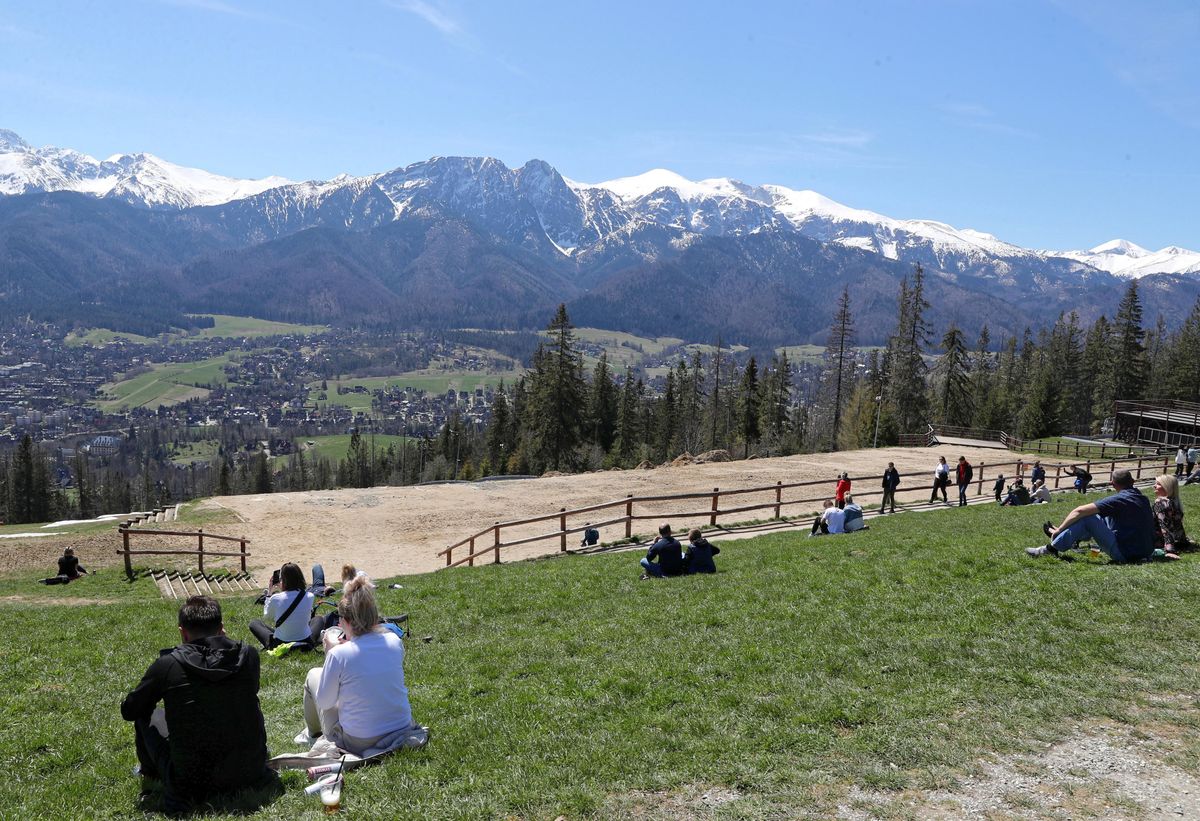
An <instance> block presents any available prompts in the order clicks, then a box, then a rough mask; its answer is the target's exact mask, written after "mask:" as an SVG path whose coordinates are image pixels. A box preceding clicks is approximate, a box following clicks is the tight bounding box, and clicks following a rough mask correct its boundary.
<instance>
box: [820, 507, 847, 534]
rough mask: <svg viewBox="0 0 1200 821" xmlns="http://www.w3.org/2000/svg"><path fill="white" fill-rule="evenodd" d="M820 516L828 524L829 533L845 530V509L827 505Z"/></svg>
mask: <svg viewBox="0 0 1200 821" xmlns="http://www.w3.org/2000/svg"><path fill="white" fill-rule="evenodd" d="M821 518H822V519H824V520H825V524H827V525H829V532H830V533H845V532H846V511H844V510H841V509H839V508H836V507H827V508H825V512H824V513H822V514H821Z"/></svg>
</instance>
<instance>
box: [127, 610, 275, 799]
mask: <svg viewBox="0 0 1200 821" xmlns="http://www.w3.org/2000/svg"><path fill="white" fill-rule="evenodd" d="M179 635H180V636H181V637H182V639H183V643H182V644H180V645H179V646H178V647H174V648H172V649H169V650H162V651H160V654H159V657H158V659H157V660H156V661H155V662H154V663H153V664H151V665H150V667H149V669H147V670H146V674H145V675H144V676H142V680H141V682H139V683H138V686H137V687H135V688H134V690H133V692H131V693H130V694H129V695H127V696H126V697H125V700H124V701H123V702H121V717H122V718H124V719H125V720H126V721H132V722H133V725H134V733H135V741H136V745H137V756H138V762H139V763H140V766H141V774H142V776H143V777H147V778H155V779H158V780H160V781H161V782H162V784H163V793H164V795H163V800H164V809H165V810H166V811H167V812H168V813H176V812H181V811H184V810H186V809H188V807H189V806H190V805H191V804H194V803H198V802H204V801H207V800H209V799H211V798H213V797H215V796H217V795H221V794H229V793H233V792H237V791H238V790H241V789H244V788H247V787H251V788H258V787H268V786H271V785H272V782H273V781H275V780H276V776H275V774H274V773H273V772H272V771H271V770H270V769H268V767H267V733H266V728H265V727H264V725H263V716H262V711H261V710H260V709H259V705H258V675H259V666H258V651H257V650H255V649H254V648H253V647H250V646H249V645H246V644H243V643H242V642H240V641H234V640H233V639H231V638H229V637H227V636H226V635H225V628H224V625H223V623H222V621H221V605H220V604H218V603H217V601H216V599H213V598H210V597H208V596H192V597H191V598H189V599H188V600H187V601H186V602H184V604H183V606H182V607H180V608H179ZM160 700H161V701H162V702H163V707H164V708H165V709H156V706H157V705H158V702H159V701H160Z"/></svg>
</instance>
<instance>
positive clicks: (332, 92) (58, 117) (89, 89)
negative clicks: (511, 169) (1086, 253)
mask: <svg viewBox="0 0 1200 821" xmlns="http://www.w3.org/2000/svg"><path fill="white" fill-rule="evenodd" d="M1197 44H1200V2H1197V0H1137V2H1127V1H1126V0H1121V2H1112V1H1111V0H1056V1H1055V2H1032V0H1030V1H1028V2H1027V1H1026V0H996V1H995V2H971V0H924V1H923V2H904V1H902V0H894V1H892V2H889V1H888V0H879V1H878V2H853V0H842V2H803V0H793V1H792V2H753V1H752V0H746V2H744V3H738V4H735V3H730V2H727V0H722V2H708V0H703V1H702V2H691V3H676V2H665V1H662V2H656V1H655V0H639V1H638V2H626V1H625V0H606V1H605V2H602V3H601V2H583V0H581V1H580V2H577V3H563V2H561V0H560V1H559V2H522V1H521V0H511V1H510V2H467V0H346V1H345V2H340V3H335V2H323V3H316V2H305V0H286V2H285V1H284V0H279V1H278V2H276V0H262V2H248V1H243V0H112V2H101V0H96V2H55V0H44V1H43V2H38V3H29V2H18V1H17V0H4V2H2V3H0V128H10V129H12V130H13V131H16V132H17V133H18V134H20V135H22V136H23V137H25V139H26V140H28V141H29V142H31V143H34V144H35V145H45V144H53V145H59V146H68V147H71V148H76V149H78V150H80V151H84V152H86V153H89V154H92V155H95V156H99V157H104V156H108V155H110V154H113V153H118V152H133V151H148V152H151V153H154V154H157V155H159V156H161V157H164V158H165V159H168V160H171V161H172V162H176V163H180V164H184V165H193V166H198V167H201V168H205V169H207V170H210V171H214V172H218V173H222V174H228V175H231V176H243V177H261V176H267V175H269V174H281V175H283V176H287V177H291V178H294V179H318V178H319V179H326V178H329V177H332V176H334V175H336V174H338V173H340V172H348V173H351V174H365V173H370V172H375V171H382V170H386V169H390V168H394V167H396V166H401V165H407V164H409V163H411V162H416V161H419V160H422V159H426V158H428V157H430V156H433V155H447V154H463V155H490V156H495V157H498V158H500V159H501V160H503V161H504V162H505V163H507V164H508V165H510V166H516V165H520V164H522V163H524V162H525V161H526V160H527V159H530V158H533V157H537V158H540V159H544V160H547V161H548V162H550V163H551V164H553V165H554V166H555V167H556V168H558V169H559V171H560V172H562V173H563V174H564V175H566V176H568V177H571V178H573V179H577V180H582V181H586V182H596V181H600V180H604V179H611V178H613V177H621V176H629V175H632V174H637V173H640V172H642V171H645V170H648V169H650V168H655V167H665V168H670V169H672V170H674V171H677V172H679V173H681V174H683V175H684V176H687V177H690V178H693V179H700V178H705V177H715V176H728V177H734V178H737V179H742V180H745V181H747V182H751V183H778V184H781V185H786V186H789V187H792V188H811V189H814V190H816V191H819V192H821V193H822V194H825V195H826V196H829V197H832V198H833V199H836V200H838V201H841V202H843V203H845V204H847V205H851V206H854V207H858V208H868V209H871V210H874V211H879V212H881V213H884V214H887V215H889V216H893V217H899V218H917V217H920V218H928V219H936V220H940V221H943V222H948V223H950V224H952V225H955V226H957V227H960V228H968V227H969V228H976V229H979V230H984V231H990V232H991V233H994V234H996V235H997V236H999V237H1001V238H1002V239H1005V240H1008V241H1010V242H1016V243H1018V244H1021V245H1025V246H1029V247H1035V248H1059V249H1068V248H1084V247H1090V246H1093V245H1096V244H1098V243H1100V242H1103V241H1105V240H1108V239H1112V238H1115V237H1123V238H1125V239H1129V240H1131V241H1133V242H1136V243H1138V244H1140V245H1143V246H1146V247H1148V248H1151V249H1157V248H1160V247H1162V246H1165V245H1171V244H1174V245H1182V246H1184V247H1189V248H1192V249H1200V214H1198V213H1197V211H1198V209H1197V208H1196V193H1197V191H1198V190H1200V158H1198V153H1200V151H1198V147H1200V47H1198V45H1197Z"/></svg>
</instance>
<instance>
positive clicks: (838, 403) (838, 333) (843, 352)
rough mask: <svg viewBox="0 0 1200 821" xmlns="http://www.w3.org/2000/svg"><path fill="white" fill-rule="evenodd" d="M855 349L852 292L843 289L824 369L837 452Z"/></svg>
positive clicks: (832, 440) (831, 442) (832, 444)
mask: <svg viewBox="0 0 1200 821" xmlns="http://www.w3.org/2000/svg"><path fill="white" fill-rule="evenodd" d="M853 345H854V320H853V319H852V318H851V316H850V288H849V287H846V288H843V289H842V295H841V296H840V297H839V298H838V301H837V307H836V308H835V309H834V312H833V323H832V324H831V325H830V326H829V342H828V344H827V345H826V347H825V357H826V363H825V367H826V370H827V372H829V377H828V379H829V383H830V388H831V390H832V392H833V395H832V397H831V400H832V401H831V407H830V415H831V416H832V428H831V430H830V434H829V447H830V449H831V450H836V449H837V440H838V430H839V428H840V426H841V420H842V410H843V408H844V407H845V401H846V398H847V397H848V396H849V394H850V379H851V378H852V377H853V368H854V355H853V352H852V350H851V347H852V346H853Z"/></svg>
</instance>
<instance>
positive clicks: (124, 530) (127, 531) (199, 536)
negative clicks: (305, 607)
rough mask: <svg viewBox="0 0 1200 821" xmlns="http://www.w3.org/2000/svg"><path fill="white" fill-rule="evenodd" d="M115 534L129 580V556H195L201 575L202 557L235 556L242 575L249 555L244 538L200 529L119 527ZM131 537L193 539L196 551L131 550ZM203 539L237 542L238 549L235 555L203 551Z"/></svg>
mask: <svg viewBox="0 0 1200 821" xmlns="http://www.w3.org/2000/svg"><path fill="white" fill-rule="evenodd" d="M117 532H118V533H120V534H121V544H122V546H121V547H119V548H117V553H118V554H120V555H122V556H124V557H125V575H127V576H128V577H129V578H131V579H132V578H133V562H132V561H131V560H130V558H129V557H130V556H196V557H198V562H199V565H200V568H199V569H200V572H201V573H203V572H204V557H205V556H217V557H227V556H237V557H239V558H240V559H241V562H242V572H243V573H244V572H246V558H247V557H248V556H249V555H250V554H249V553H247V552H246V545H247V544H249V543H250V542H249V540H248V539H247V538H246V537H245V536H220V535H218V534H216V533H205V532H204V529H203V528H201V529H199V530H195V531H191V530H134V529H132V528H130V527H127V526H124V525H123V526H121V527H119V528H118V529H117ZM131 536H186V537H188V538H194V539H195V540H196V549H195V550H186V549H184V550H177V549H169V548H161V547H155V548H150V549H145V550H134V549H133V548H131V547H130V537H131ZM205 539H216V540H218V541H223V542H237V543H238V545H239V546H240V549H239V551H238V552H237V553H229V552H223V551H216V550H205V549H204V540H205Z"/></svg>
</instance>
